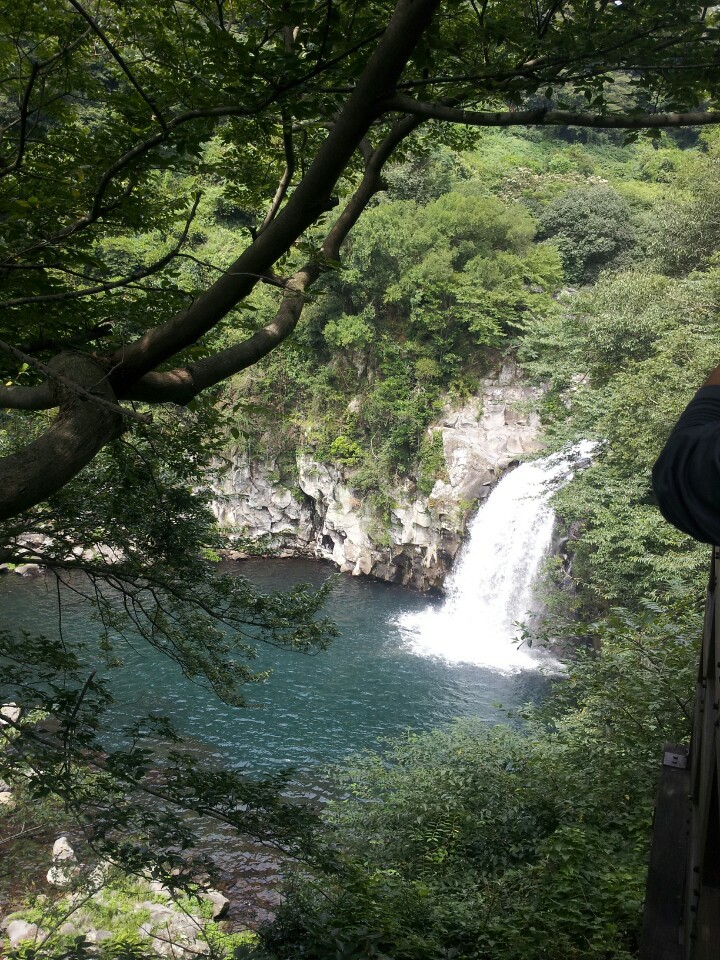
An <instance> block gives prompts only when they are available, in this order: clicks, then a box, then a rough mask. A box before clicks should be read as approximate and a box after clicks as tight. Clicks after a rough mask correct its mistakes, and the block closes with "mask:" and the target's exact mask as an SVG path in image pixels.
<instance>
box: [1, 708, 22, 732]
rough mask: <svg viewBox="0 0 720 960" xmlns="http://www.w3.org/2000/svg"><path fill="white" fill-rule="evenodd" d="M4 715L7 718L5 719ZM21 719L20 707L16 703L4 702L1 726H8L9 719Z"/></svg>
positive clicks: (16, 720)
mask: <svg viewBox="0 0 720 960" xmlns="http://www.w3.org/2000/svg"><path fill="white" fill-rule="evenodd" d="M3 717H4V718H5V719H4V720H3ZM19 719H20V707H19V706H18V705H17V704H16V703H4V704H3V705H2V706H1V707H0V727H6V726H7V725H8V724H7V721H8V720H10V721H12V723H17V722H18V720H19Z"/></svg>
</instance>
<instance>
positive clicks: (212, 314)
mask: <svg viewBox="0 0 720 960" xmlns="http://www.w3.org/2000/svg"><path fill="white" fill-rule="evenodd" d="M439 3H440V0H399V2H398V3H397V5H396V8H395V11H394V13H393V15H392V17H391V19H390V22H389V24H388V27H387V29H386V31H385V33H384V34H383V36H382V38H381V40H380V42H379V43H378V45H377V48H376V49H375V52H374V53H373V55H372V56H371V58H370V60H369V62H368V65H367V67H366V68H365V70H364V71H363V73H362V75H361V77H360V79H359V80H358V83H357V86H356V87H355V90H354V91H353V93H352V94H351V96H350V97H349V98H348V100H347V102H346V104H345V106H344V107H343V109H342V110H341V111H340V113H339V115H338V116H337V118H336V121H335V123H334V125H333V128H332V130H330V132H329V134H328V136H327V138H326V140H325V142H324V143H323V145H322V146H321V147H320V149H319V150H318V153H317V154H316V156H315V159H314V160H313V162H312V163H311V165H310V167H309V168H308V170H307V173H306V174H305V176H304V177H303V179H302V180H301V181H300V183H299V184H298V186H297V188H296V189H295V191H294V192H293V194H292V196H291V197H290V199H289V200H288V202H287V203H286V205H285V206H284V207H283V209H282V210H281V211H280V212H279V213H278V215H277V216H276V218H275V219H274V220H273V221H272V222H271V223H270V224H269V225H268V227H267V229H265V230H264V231H263V232H262V233H261V234H259V236H258V237H257V239H256V240H255V241H254V242H253V243H252V244H251V246H250V247H248V249H247V250H246V251H245V252H244V253H243V254H242V255H241V256H240V257H239V258H238V259H237V260H236V261H235V263H234V264H232V266H231V267H230V268H229V270H228V271H227V272H226V273H225V274H224V275H223V276H222V277H220V278H219V279H218V280H217V281H216V282H215V283H214V284H213V285H212V286H211V287H210V288H209V289H208V290H207V291H206V292H205V293H204V294H202V295H201V296H199V297H198V298H197V300H195V302H194V303H193V304H192V305H191V306H190V307H188V308H187V309H186V310H184V311H182V312H181V313H179V314H177V315H176V316H174V317H172V318H171V319H169V320H168V321H166V322H165V323H162V324H160V325H159V326H157V327H154V328H152V329H151V330H149V331H148V332H147V333H146V334H145V335H144V336H143V337H141V338H140V339H139V340H136V341H135V342H133V343H131V344H129V345H127V346H126V347H125V348H124V349H123V351H122V355H120V354H118V357H117V359H118V361H121V362H122V370H121V371H120V375H121V376H122V377H123V378H124V382H125V384H126V385H128V386H130V385H131V384H132V383H133V382H136V381H137V380H139V379H140V377H141V376H143V375H145V374H147V373H149V372H150V371H152V370H154V369H155V368H156V367H157V366H158V365H159V364H161V363H163V362H165V361H166V360H168V359H170V358H171V357H172V356H174V355H175V354H176V353H178V352H179V351H180V350H183V349H185V348H186V347H188V346H190V345H191V344H193V343H195V341H196V340H198V339H199V338H200V337H201V336H203V334H205V333H207V332H208V331H209V330H211V329H212V328H213V327H214V326H215V325H216V324H217V323H218V322H219V321H220V320H221V319H222V318H223V317H224V316H225V315H226V314H227V313H228V312H229V311H230V310H232V309H233V307H235V306H236V305H237V304H238V303H239V302H240V301H241V300H242V299H244V298H245V297H246V296H247V295H248V294H249V293H250V291H251V290H252V289H253V287H254V285H255V283H256V280H255V277H256V276H257V275H258V274H263V273H266V272H267V271H268V270H269V269H270V268H271V267H272V266H273V264H274V263H275V262H276V261H277V260H278V259H279V258H280V257H281V256H283V254H285V253H286V251H287V250H288V248H289V246H290V245H291V244H292V243H293V242H294V241H295V240H296V239H297V238H298V237H299V236H300V235H301V234H302V233H303V231H304V230H306V229H307V228H308V227H309V226H311V224H313V223H314V222H315V220H316V219H317V217H318V215H319V213H321V212H322V210H323V209H325V208H326V205H327V203H328V200H329V198H330V195H331V192H332V189H333V187H334V186H335V183H336V182H337V180H338V178H339V177H340V176H341V174H342V172H343V170H344V169H345V168H346V166H347V164H348V162H349V161H350V159H351V157H352V155H353V153H354V152H355V150H357V148H358V144H359V143H360V142H361V141H362V139H363V137H364V136H365V134H366V133H367V131H368V129H369V128H370V126H371V124H372V123H373V121H374V120H375V119H376V118H377V117H378V116H379V114H380V112H381V111H382V107H381V102H382V101H383V100H384V99H385V98H386V97H387V96H388V93H389V92H390V91H391V90H392V89H394V86H395V84H396V83H397V82H398V80H399V79H400V76H401V75H402V71H403V69H404V67H405V65H406V63H407V61H408V59H409V57H410V56H411V54H412V52H413V50H414V49H415V47H416V45H417V43H418V41H419V40H420V37H421V36H422V34H423V33H424V31H425V29H426V28H427V26H428V24H429V23H430V20H431V19H432V16H433V14H434V12H435V10H436V8H437V7H438V6H439ZM119 387H120V389H121V391H122V386H121V385H120V384H119Z"/></svg>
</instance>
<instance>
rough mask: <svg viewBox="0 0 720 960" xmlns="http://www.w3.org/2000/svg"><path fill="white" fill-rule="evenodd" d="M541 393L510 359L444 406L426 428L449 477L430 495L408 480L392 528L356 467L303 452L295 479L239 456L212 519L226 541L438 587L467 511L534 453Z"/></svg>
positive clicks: (398, 498)
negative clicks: (357, 478)
mask: <svg viewBox="0 0 720 960" xmlns="http://www.w3.org/2000/svg"><path fill="white" fill-rule="evenodd" d="M539 398H540V391H539V390H538V389H537V388H534V387H529V386H527V385H526V384H524V383H523V382H522V381H521V380H520V378H519V376H518V373H517V370H516V368H515V367H514V365H512V364H508V365H506V366H505V367H503V369H502V370H501V371H500V373H499V374H498V375H497V376H495V377H489V378H488V379H486V380H484V381H483V382H482V384H481V385H480V389H479V391H478V394H477V396H476V397H474V398H472V399H471V400H470V401H468V402H467V403H466V404H465V405H463V406H462V407H459V408H458V407H450V406H448V407H447V408H446V409H445V410H444V411H443V415H442V417H441V418H440V420H439V421H438V422H437V423H436V424H433V425H432V426H431V427H430V431H431V432H434V431H437V430H439V431H441V433H442V441H443V452H444V456H445V466H446V478H445V479H442V480H438V481H437V482H436V483H435V485H434V487H433V489H432V491H431V492H430V494H429V495H424V494H422V493H420V492H419V491H418V490H417V487H416V485H415V483H414V482H413V481H412V480H408V481H406V482H405V483H404V484H403V485H402V486H401V487H399V488H398V489H397V491H396V496H395V505H394V506H393V508H392V510H391V516H390V523H389V524H388V522H387V518H386V517H381V516H380V515H379V514H378V512H377V510H375V509H373V507H372V505H371V504H370V502H369V500H368V499H367V498H365V499H363V498H362V497H360V496H359V495H358V494H357V492H356V491H355V490H354V489H353V485H352V471H349V470H347V469H344V468H342V467H337V466H333V465H328V464H324V463H318V462H317V461H315V460H314V459H313V458H312V456H310V455H308V454H300V455H299V456H298V458H297V478H296V479H295V480H293V481H292V482H290V481H285V482H283V481H281V480H279V478H278V470H277V465H276V464H275V463H252V462H249V461H248V460H247V459H242V458H241V459H239V460H238V461H237V462H235V463H234V464H233V465H232V466H231V468H230V470H229V471H228V472H227V473H226V474H225V476H224V477H223V478H222V479H221V480H220V481H219V497H218V501H217V503H216V505H215V512H216V515H217V516H218V519H219V520H220V522H221V524H222V525H223V526H224V527H225V528H226V530H227V532H228V535H229V536H230V537H231V539H232V538H241V537H245V538H249V539H251V540H258V541H259V542H263V543H267V544H268V545H269V546H272V547H273V548H275V550H277V552H279V554H280V555H281V556H289V555H303V556H312V557H319V558H323V559H327V560H331V561H332V562H333V563H335V564H336V565H337V566H338V567H339V568H340V570H342V571H343V572H347V573H352V574H355V575H360V574H365V575H369V576H374V577H377V578H379V579H381V580H387V581H391V582H393V583H401V584H405V585H408V586H412V587H414V588H416V589H418V590H433V589H435V590H439V589H442V584H443V582H444V579H445V576H446V575H447V573H448V571H449V570H450V568H451V566H452V562H453V560H454V558H455V555H456V553H457V551H458V549H459V547H460V544H461V542H462V537H463V533H464V529H465V522H466V519H467V516H468V514H469V513H470V512H471V511H472V510H473V509H474V508H476V506H477V504H478V501H482V500H484V499H485V498H486V497H487V496H488V494H489V493H490V490H491V488H492V486H493V485H494V484H495V483H496V482H497V480H498V479H499V478H500V477H501V476H502V474H503V473H504V472H505V471H506V470H507V469H508V467H510V466H511V465H512V464H513V463H514V462H515V461H517V459H518V458H519V457H521V456H523V455H525V454H528V453H532V452H534V451H536V450H537V449H538V447H539V443H538V438H539V430H540V422H539V417H538V414H537V405H538V401H539ZM246 550H247V547H246V546H245V545H243V548H242V550H241V551H238V553H236V554H235V555H236V556H240V555H246ZM231 555H232V554H231Z"/></svg>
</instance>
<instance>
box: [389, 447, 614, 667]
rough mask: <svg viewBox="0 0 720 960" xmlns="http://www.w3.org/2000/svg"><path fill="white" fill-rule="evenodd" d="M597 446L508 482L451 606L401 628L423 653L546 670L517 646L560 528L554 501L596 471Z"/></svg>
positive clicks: (456, 584) (457, 580)
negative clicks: (587, 471)
mask: <svg viewBox="0 0 720 960" xmlns="http://www.w3.org/2000/svg"><path fill="white" fill-rule="evenodd" d="M595 446H596V444H594V443H592V442H590V441H587V440H584V441H582V442H581V443H578V444H576V445H575V446H573V447H571V448H569V449H567V450H564V451H562V452H560V453H554V454H552V455H551V456H549V457H544V458H543V459H541V460H535V461H533V462H532V463H524V464H521V465H520V466H519V467H517V469H515V470H513V471H511V472H510V473H508V474H506V475H505V476H504V477H503V478H502V480H501V481H500V482H499V483H498V485H497V486H496V487H495V489H494V490H493V491H492V493H491V494H490V496H489V497H488V499H487V500H486V502H485V503H484V505H483V506H481V507H480V509H479V510H478V512H477V514H476V516H475V517H474V519H473V520H472V522H471V524H470V526H469V528H468V536H467V541H466V544H465V546H464V548H463V550H462V553H461V555H460V560H459V562H458V563H457V565H456V567H455V569H454V570H453V572H452V574H451V575H450V577H449V578H448V581H447V584H446V593H447V598H446V600H445V602H444V603H443V605H442V606H441V607H440V608H439V609H434V610H427V611H423V612H422V613H419V614H405V615H403V616H402V617H400V619H399V621H398V624H399V627H400V629H401V632H402V634H403V636H404V638H405V641H406V643H407V644H408V645H409V646H410V648H411V649H412V650H413V651H414V652H415V653H418V654H420V655H423V656H436V657H441V658H443V659H445V660H447V661H449V662H451V663H474V664H479V665H481V666H486V667H490V668H493V669H495V670H503V671H514V670H518V669H536V668H537V667H538V666H539V665H540V660H539V659H538V657H537V656H536V655H535V654H534V653H533V652H532V651H530V650H528V649H527V648H525V647H518V645H517V643H516V642H514V641H516V640H517V638H518V633H519V631H518V628H517V626H516V623H517V621H523V620H527V618H528V617H530V616H532V614H533V613H534V612H535V610H534V602H533V582H534V580H535V578H536V576H537V573H538V570H539V567H540V564H541V563H542V560H543V559H544V557H545V556H546V555H547V552H548V550H549V548H550V543H551V539H552V532H553V525H554V523H555V514H554V512H553V509H552V507H551V506H550V498H551V497H552V495H553V493H554V492H555V491H556V490H558V489H559V488H560V487H563V486H565V484H566V483H568V482H569V481H570V480H571V479H572V477H573V474H574V473H575V471H576V470H577V469H579V468H582V467H586V466H588V464H589V463H590V460H591V456H592V453H593V450H594V449H595Z"/></svg>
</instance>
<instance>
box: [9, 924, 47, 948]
mask: <svg viewBox="0 0 720 960" xmlns="http://www.w3.org/2000/svg"><path fill="white" fill-rule="evenodd" d="M5 932H6V934H7V938H8V940H9V941H10V946H11V947H18V946H20V944H21V943H22V942H23V941H24V940H30V941H31V942H32V943H35V942H36V941H37V940H38V939H41V938H42V937H44V936H45V934H44V933H43V932H42V931H41V930H40V927H38V926H37V924H35V923H28V922H27V921H26V920H11V921H10V922H9V923H8V924H7V925H6V927H5Z"/></svg>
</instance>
